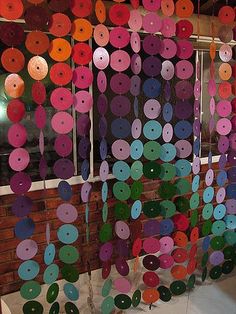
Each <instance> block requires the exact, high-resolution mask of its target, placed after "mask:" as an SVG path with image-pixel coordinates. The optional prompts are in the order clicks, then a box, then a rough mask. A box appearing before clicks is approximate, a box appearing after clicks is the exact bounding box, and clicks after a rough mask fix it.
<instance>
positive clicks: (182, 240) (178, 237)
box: [173, 231, 188, 247]
mask: <svg viewBox="0 0 236 314" xmlns="http://www.w3.org/2000/svg"><path fill="white" fill-rule="evenodd" d="M173 240H174V242H175V245H177V246H179V247H186V246H187V243H188V237H187V235H186V234H185V233H184V232H182V231H176V232H175V234H174V235H173Z"/></svg>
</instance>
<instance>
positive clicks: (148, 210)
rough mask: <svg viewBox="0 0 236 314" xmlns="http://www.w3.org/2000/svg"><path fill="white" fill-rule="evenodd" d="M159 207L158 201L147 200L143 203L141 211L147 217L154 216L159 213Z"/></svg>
mask: <svg viewBox="0 0 236 314" xmlns="http://www.w3.org/2000/svg"><path fill="white" fill-rule="evenodd" d="M160 212H161V207H160V203H159V202H158V201H149V202H145V203H144V204H143V213H144V215H145V216H147V217H148V218H155V217H158V216H159V215H160Z"/></svg>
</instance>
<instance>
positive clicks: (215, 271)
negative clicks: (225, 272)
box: [209, 265, 222, 280]
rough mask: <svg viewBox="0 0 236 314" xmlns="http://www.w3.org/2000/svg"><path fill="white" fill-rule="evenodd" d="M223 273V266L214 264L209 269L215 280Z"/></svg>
mask: <svg viewBox="0 0 236 314" xmlns="http://www.w3.org/2000/svg"><path fill="white" fill-rule="evenodd" d="M221 275H222V268H221V266H218V265H217V266H214V267H212V269H211V270H210V271H209V276H210V278H211V279H213V280H216V279H218V278H220V276H221Z"/></svg>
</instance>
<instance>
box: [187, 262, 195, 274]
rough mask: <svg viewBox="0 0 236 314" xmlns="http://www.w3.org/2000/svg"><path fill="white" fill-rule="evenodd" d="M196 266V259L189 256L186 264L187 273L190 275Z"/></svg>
mask: <svg viewBox="0 0 236 314" xmlns="http://www.w3.org/2000/svg"><path fill="white" fill-rule="evenodd" d="M196 267H197V261H196V260H195V258H191V259H190V260H189V262H188V265H187V273H188V274H189V275H191V274H192V273H193V272H194V270H195V269H196Z"/></svg>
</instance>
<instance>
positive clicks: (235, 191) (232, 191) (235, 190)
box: [226, 183, 236, 198]
mask: <svg viewBox="0 0 236 314" xmlns="http://www.w3.org/2000/svg"><path fill="white" fill-rule="evenodd" d="M226 194H227V197H228V198H235V195H236V183H235V184H229V185H228V186H227V187H226Z"/></svg>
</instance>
